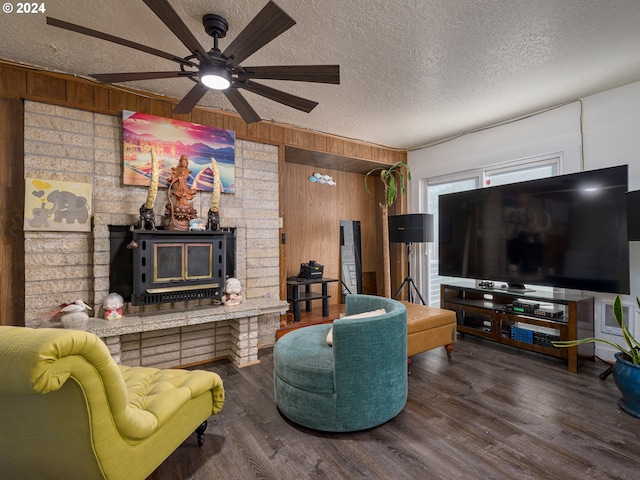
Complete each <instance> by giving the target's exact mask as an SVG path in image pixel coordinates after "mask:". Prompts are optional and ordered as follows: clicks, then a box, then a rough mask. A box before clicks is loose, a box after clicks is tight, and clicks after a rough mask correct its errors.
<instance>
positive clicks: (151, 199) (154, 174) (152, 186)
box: [144, 148, 159, 209]
mask: <svg viewBox="0 0 640 480" xmlns="http://www.w3.org/2000/svg"><path fill="white" fill-rule="evenodd" d="M158 177H159V172H158V159H157V158H156V152H155V150H154V149H153V148H152V149H151V180H149V192H148V193H147V201H146V202H144V208H147V209H151V208H153V205H154V203H156V195H157V194H158Z"/></svg>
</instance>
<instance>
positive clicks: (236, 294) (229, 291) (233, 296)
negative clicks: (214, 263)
mask: <svg viewBox="0 0 640 480" xmlns="http://www.w3.org/2000/svg"><path fill="white" fill-rule="evenodd" d="M241 293H242V285H241V284H240V280H238V279H237V278H233V277H231V278H228V279H227V281H226V283H225V285H224V295H223V296H222V303H223V304H225V305H229V306H235V305H240V304H241V303H242V295H241Z"/></svg>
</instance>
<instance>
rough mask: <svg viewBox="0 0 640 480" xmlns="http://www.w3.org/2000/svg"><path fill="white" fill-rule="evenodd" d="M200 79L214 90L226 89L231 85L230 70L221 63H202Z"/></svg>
mask: <svg viewBox="0 0 640 480" xmlns="http://www.w3.org/2000/svg"><path fill="white" fill-rule="evenodd" d="M200 81H201V82H202V83H203V84H204V85H205V86H207V87H209V88H213V89H214V90H226V89H227V88H229V87H230V86H231V72H229V70H227V69H226V68H224V67H223V66H221V65H204V66H202V68H200Z"/></svg>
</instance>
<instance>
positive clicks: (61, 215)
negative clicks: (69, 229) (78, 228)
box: [47, 190, 89, 224]
mask: <svg viewBox="0 0 640 480" xmlns="http://www.w3.org/2000/svg"><path fill="white" fill-rule="evenodd" d="M47 201H49V202H51V203H52V204H53V208H52V209H51V210H50V211H51V212H52V213H53V221H54V222H55V223H61V222H62V220H65V221H66V223H67V224H72V223H75V222H78V223H87V221H88V220H89V207H88V205H87V199H86V198H85V197H80V196H78V195H76V194H75V193H71V192H67V191H60V190H54V191H53V192H51V193H50V194H49V195H48V196H47Z"/></svg>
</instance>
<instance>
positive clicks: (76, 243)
mask: <svg viewBox="0 0 640 480" xmlns="http://www.w3.org/2000/svg"><path fill="white" fill-rule="evenodd" d="M24 147H25V178H38V179H43V180H61V181H72V182H81V183H90V184H91V185H92V187H93V198H92V206H93V229H92V232H88V233H70V232H25V317H26V318H25V325H27V326H38V325H41V324H43V323H46V322H48V321H49V319H50V318H51V311H52V310H53V309H54V308H55V307H56V306H57V305H59V304H61V303H63V302H71V301H74V300H76V299H82V300H84V301H85V302H87V303H88V304H89V305H91V306H92V307H94V309H95V310H97V312H100V307H101V304H102V301H103V300H104V298H105V297H106V295H107V293H108V292H109V231H108V225H110V224H111V225H130V224H133V223H135V222H136V221H137V218H138V209H139V208H140V206H141V205H142V204H143V203H144V201H145V199H146V195H147V189H146V188H145V187H135V186H124V185H123V184H122V119H121V117H114V116H109V115H102V114H96V113H92V112H85V111H81V110H75V109H69V108H64V107H58V106H54V105H49V104H44V103H38V102H32V101H26V102H25V145H24ZM235 161H236V165H235V181H236V193H235V194H231V195H230V194H223V195H222V198H221V200H220V216H221V226H222V227H223V228H224V227H234V228H236V234H237V239H236V276H237V277H238V278H239V279H240V281H241V282H242V284H243V287H244V289H245V291H244V295H245V297H247V298H257V297H264V296H271V297H274V298H277V297H278V296H279V286H278V281H279V246H278V228H279V219H278V217H279V209H278V151H277V147H275V146H272V145H266V144H261V143H256V142H249V141H243V140H236V157H235ZM20 201H22V200H20ZM165 202H166V189H160V191H159V192H158V197H157V200H156V204H155V207H154V209H155V211H156V214H157V215H158V217H157V218H159V216H160V215H162V214H163V213H164V204H165ZM192 205H193V206H194V208H195V209H196V210H197V211H198V214H199V216H201V217H205V218H206V212H207V210H208V209H209V206H210V205H211V193H206V192H198V194H197V195H196V197H195V198H194V200H193V201H192ZM203 303H204V304H207V303H209V304H210V303H211V302H210V301H203ZM199 305H200V303H199V302H196V303H195V304H194V303H193V302H181V303H179V304H164V305H154V306H149V307H131V306H129V305H128V306H127V308H128V311H129V312H131V313H140V311H141V310H144V311H151V312H152V311H155V310H166V309H171V308H190V307H193V306H199ZM125 313H127V310H125ZM276 317H277V316H276ZM261 323H262V324H263V326H264V329H263V331H262V332H261V333H260V337H261V339H262V340H261V341H262V343H266V344H269V343H272V341H271V342H270V338H271V336H272V334H273V331H274V328H277V325H278V323H279V322H278V321H277V318H264V319H261Z"/></svg>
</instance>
